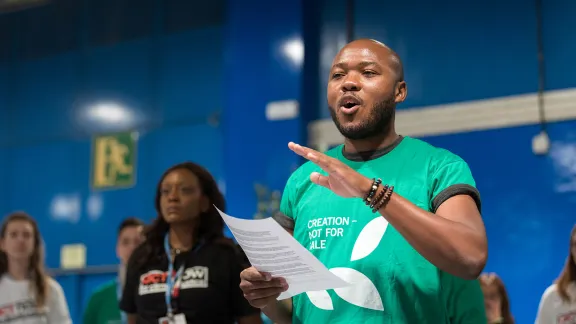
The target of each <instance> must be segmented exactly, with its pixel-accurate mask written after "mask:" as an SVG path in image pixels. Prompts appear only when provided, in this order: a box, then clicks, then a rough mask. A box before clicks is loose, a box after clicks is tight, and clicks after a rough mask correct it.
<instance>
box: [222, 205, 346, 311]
mask: <svg viewBox="0 0 576 324" xmlns="http://www.w3.org/2000/svg"><path fill="white" fill-rule="evenodd" d="M216 210H218V212H219V213H220V216H222V219H224V222H226V225H228V227H229V228H230V231H231V232H232V234H233V235H234V237H235V238H236V241H238V244H240V246H241V247H242V249H243V250H244V253H246V256H247V257H248V260H250V263H251V264H252V266H253V267H255V268H256V269H258V271H262V272H268V273H270V274H271V275H272V277H276V278H278V277H282V278H284V279H286V282H287V283H288V290H287V291H285V292H283V293H282V294H280V296H279V297H278V300H282V299H286V298H290V297H292V296H296V295H298V294H301V293H303V292H308V291H316V290H327V289H334V288H342V287H346V286H348V285H349V284H348V283H347V282H346V281H344V280H342V279H340V278H339V277H337V276H336V275H335V274H333V273H332V272H330V271H329V270H328V269H327V268H326V267H325V266H324V265H323V264H322V262H320V261H319V260H318V259H316V257H314V255H312V253H310V251H308V250H307V249H306V248H305V247H303V246H302V245H300V243H298V241H296V240H295V239H294V238H293V237H292V235H290V233H288V232H286V230H285V229H284V228H282V226H280V225H279V224H278V223H276V221H275V220H274V219H272V218H265V219H241V218H235V217H232V216H228V215H226V214H225V213H223V212H222V211H220V210H219V209H218V208H216Z"/></svg>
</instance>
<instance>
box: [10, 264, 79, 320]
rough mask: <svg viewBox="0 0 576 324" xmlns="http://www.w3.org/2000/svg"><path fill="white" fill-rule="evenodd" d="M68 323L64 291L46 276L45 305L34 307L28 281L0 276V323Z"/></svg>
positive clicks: (68, 317)
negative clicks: (46, 291) (46, 292)
mask: <svg viewBox="0 0 576 324" xmlns="http://www.w3.org/2000/svg"><path fill="white" fill-rule="evenodd" d="M1 323H10V324H72V320H70V312H69V310H68V303H67V302H66V297H64V291H63V290H62V287H61V286H60V284H58V283H57V282H56V281H55V280H54V279H52V278H48V296H47V300H46V306H45V307H42V308H38V307H36V301H35V298H34V294H32V293H31V290H30V281H28V280H18V281H17V280H14V279H12V278H11V277H10V276H8V275H4V276H2V277H0V324H1Z"/></svg>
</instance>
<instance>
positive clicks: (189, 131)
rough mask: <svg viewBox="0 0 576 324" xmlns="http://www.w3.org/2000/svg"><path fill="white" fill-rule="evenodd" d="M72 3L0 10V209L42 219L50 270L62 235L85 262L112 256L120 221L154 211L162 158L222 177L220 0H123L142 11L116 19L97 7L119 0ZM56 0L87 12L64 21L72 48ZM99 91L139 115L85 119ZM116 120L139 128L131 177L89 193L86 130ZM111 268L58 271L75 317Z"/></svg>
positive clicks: (108, 127) (104, 128)
mask: <svg viewBox="0 0 576 324" xmlns="http://www.w3.org/2000/svg"><path fill="white" fill-rule="evenodd" d="M73 2H74V1H59V3H58V4H54V5H49V6H46V7H42V8H36V9H31V10H29V11H23V12H19V13H14V14H8V15H4V16H1V17H0V24H1V25H2V26H4V27H6V28H9V27H10V30H12V33H11V34H10V35H9V36H10V37H7V38H2V41H1V43H2V44H0V45H1V46H0V47H2V52H3V53H4V55H0V195H1V196H2V199H1V200H0V215H6V214H7V213H9V212H11V211H13V210H25V211H26V212H28V213H29V214H31V215H33V216H34V217H35V218H36V219H37V221H38V223H39V225H40V229H41V231H42V233H43V235H44V238H45V242H46V254H47V265H48V267H50V268H57V267H59V263H60V247H61V246H62V245H63V244H68V243H78V242H82V243H84V244H85V245H86V246H87V251H88V254H87V263H88V265H89V266H92V265H106V264H116V263H117V262H118V261H117V259H116V256H115V245H116V233H117V232H116V229H117V226H118V224H119V223H120V221H121V220H122V219H123V218H125V217H128V216H137V217H140V218H143V219H145V220H150V219H152V218H153V217H155V211H154V206H153V196H154V191H155V186H156V182H157V180H158V179H159V177H160V175H161V173H162V172H163V171H164V170H165V169H166V168H167V167H169V166H171V165H173V164H175V163H178V162H181V161H184V160H192V161H195V162H198V163H200V164H202V165H204V166H206V167H207V168H208V169H209V170H210V171H211V172H212V173H213V174H214V176H215V177H216V178H217V179H222V176H223V164H222V160H223V134H222V131H221V127H220V119H221V118H220V114H221V112H222V111H223V109H224V107H223V104H224V99H223V98H224V96H223V93H224V89H223V86H224V84H223V81H222V80H223V77H224V75H223V71H222V68H223V47H224V26H223V25H224V19H223V16H224V8H223V5H222V1H220V2H219V1H214V2H212V4H211V5H208V8H202V9H203V10H204V11H203V13H204V16H203V17H199V18H198V17H197V18H196V19H191V18H193V16H191V15H184V16H183V15H182V13H185V12H193V10H194V8H195V7H194V8H192V7H191V6H190V4H186V3H182V2H178V1H164V5H162V6H161V7H162V8H161V9H162V10H157V11H155V10H152V9H154V8H158V7H154V6H158V5H159V4H161V2H160V1H150V0H149V1H144V2H142V1H136V2H134V1H127V2H126V1H125V2H122V3H124V5H130V2H132V7H133V8H136V7H138V10H136V12H133V11H132V10H131V11H130V12H129V14H128V15H124V16H125V17H124V18H122V17H120V18H122V19H119V20H117V19H113V17H109V16H108V17H106V19H100V18H103V17H101V16H102V15H104V14H105V12H104V10H103V7H106V6H108V8H107V10H110V9H112V11H114V10H117V9H118V7H117V5H118V4H119V3H120V2H116V1H107V2H100V1H99V2H98V4H97V5H96V1H91V0H87V1H84V2H81V4H82V5H71V4H72V3H73ZM76 3H80V2H76ZM217 5H220V8H210V6H212V7H213V6H217ZM63 6H64V7H65V6H69V7H67V8H68V9H66V10H72V11H70V12H68V13H69V14H72V15H77V16H82V10H87V12H90V15H91V16H93V17H91V19H88V20H83V21H81V19H78V20H77V21H76V20H75V23H74V24H70V25H69V26H66V28H69V29H70V30H71V32H68V34H70V33H73V34H72V35H68V36H70V37H69V38H70V39H71V41H70V44H69V45H70V46H61V47H58V46H57V45H54V44H55V39H56V38H58V37H64V38H66V35H58V34H57V35H54V33H56V32H62V33H64V32H63V30H64V29H59V27H58V26H59V25H61V24H65V23H70V21H69V19H68V18H69V16H66V15H64V11H63V10H65V9H63ZM70 6H72V7H70ZM83 6H85V7H83ZM115 6H116V8H114V7H115ZM86 8H90V11H88V9H86ZM120 9H122V10H124V11H122V10H121V11H120V12H124V13H126V12H125V8H120ZM99 15H100V16H99ZM133 15H135V16H136V17H134V16H133ZM127 16H130V17H127ZM66 17H68V18H66ZM126 17H127V18H126ZM143 17H144V18H143ZM70 19H72V18H70ZM58 20H61V21H60V22H59V21H58ZM123 20H127V21H123ZM157 20H161V21H160V22H158V23H155V21H157ZM162 20H164V21H162ZM102 21H105V23H102ZM188 21H192V22H193V23H192V24H191V23H189V22H188ZM91 22H93V23H92V24H91ZM18 24H20V25H18ZM22 25H25V26H24V27H26V28H18V27H22ZM52 25H55V26H56V27H54V28H52V27H49V26H52ZM147 25H150V26H151V27H150V28H147V27H146V26H147ZM134 26H136V27H134ZM76 27H78V28H76ZM50 28H52V29H51V30H47V31H45V30H43V29H50ZM3 31H6V29H4V30H3ZM109 31H112V32H113V34H114V33H116V35H113V37H112V39H110V38H107V37H108V34H109V33H108V32H109ZM46 39H47V40H48V41H46ZM56 43H57V42H56ZM50 44H51V45H50ZM7 48H8V49H9V50H6V49H7ZM100 101H114V102H119V103H121V104H122V105H124V106H125V107H126V108H128V109H130V110H131V112H132V113H133V114H134V115H135V116H136V118H135V119H134V120H131V121H130V122H129V123H124V124H118V125H113V124H103V123H99V122H98V121H96V120H93V119H90V118H88V117H87V109H88V107H89V106H90V105H92V104H94V103H98V102H100ZM209 120H210V121H212V122H209ZM117 130H136V131H138V132H139V142H138V157H137V163H138V167H137V183H136V185H135V186H134V187H133V188H129V189H124V190H107V191H101V192H94V191H92V190H91V188H90V181H89V180H90V165H91V161H90V157H91V143H90V137H91V135H92V134H94V133H98V132H108V131H117ZM113 277H114V275H113V274H110V275H92V276H74V275H69V276H63V277H58V278H57V279H58V280H59V281H60V283H61V284H62V286H63V288H64V290H65V293H66V295H67V298H68V303H69V306H70V309H71V312H72V315H73V318H74V319H75V322H77V323H80V317H79V316H80V315H81V309H82V306H83V305H84V304H85V301H86V300H87V297H88V296H89V294H90V292H91V291H92V289H93V288H94V287H95V286H97V285H99V284H100V283H102V282H104V281H106V280H109V279H111V278H113Z"/></svg>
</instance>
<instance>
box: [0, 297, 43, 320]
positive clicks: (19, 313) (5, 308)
mask: <svg viewBox="0 0 576 324" xmlns="http://www.w3.org/2000/svg"><path fill="white" fill-rule="evenodd" d="M45 317H46V310H45V309H44V308H38V307H37V306H36V302H35V301H33V300H21V301H18V302H15V303H12V304H7V305H2V306H0V323H4V322H9V321H14V320H17V319H23V318H37V319H38V320H40V318H43V319H44V318H45Z"/></svg>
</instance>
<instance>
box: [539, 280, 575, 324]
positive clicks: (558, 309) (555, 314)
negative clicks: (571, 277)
mask: <svg viewBox="0 0 576 324" xmlns="http://www.w3.org/2000/svg"><path fill="white" fill-rule="evenodd" d="M567 292H568V295H569V296H571V297H572V302H571V303H566V302H564V301H563V300H562V299H561V298H560V295H558V289H557V287H556V284H553V285H552V286H550V287H548V289H546V291H545V292H544V294H543V295H542V299H541V300H540V306H539V307H538V315H537V316H536V322H535V323H536V324H576V284H575V283H571V284H570V285H568V287H567Z"/></svg>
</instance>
